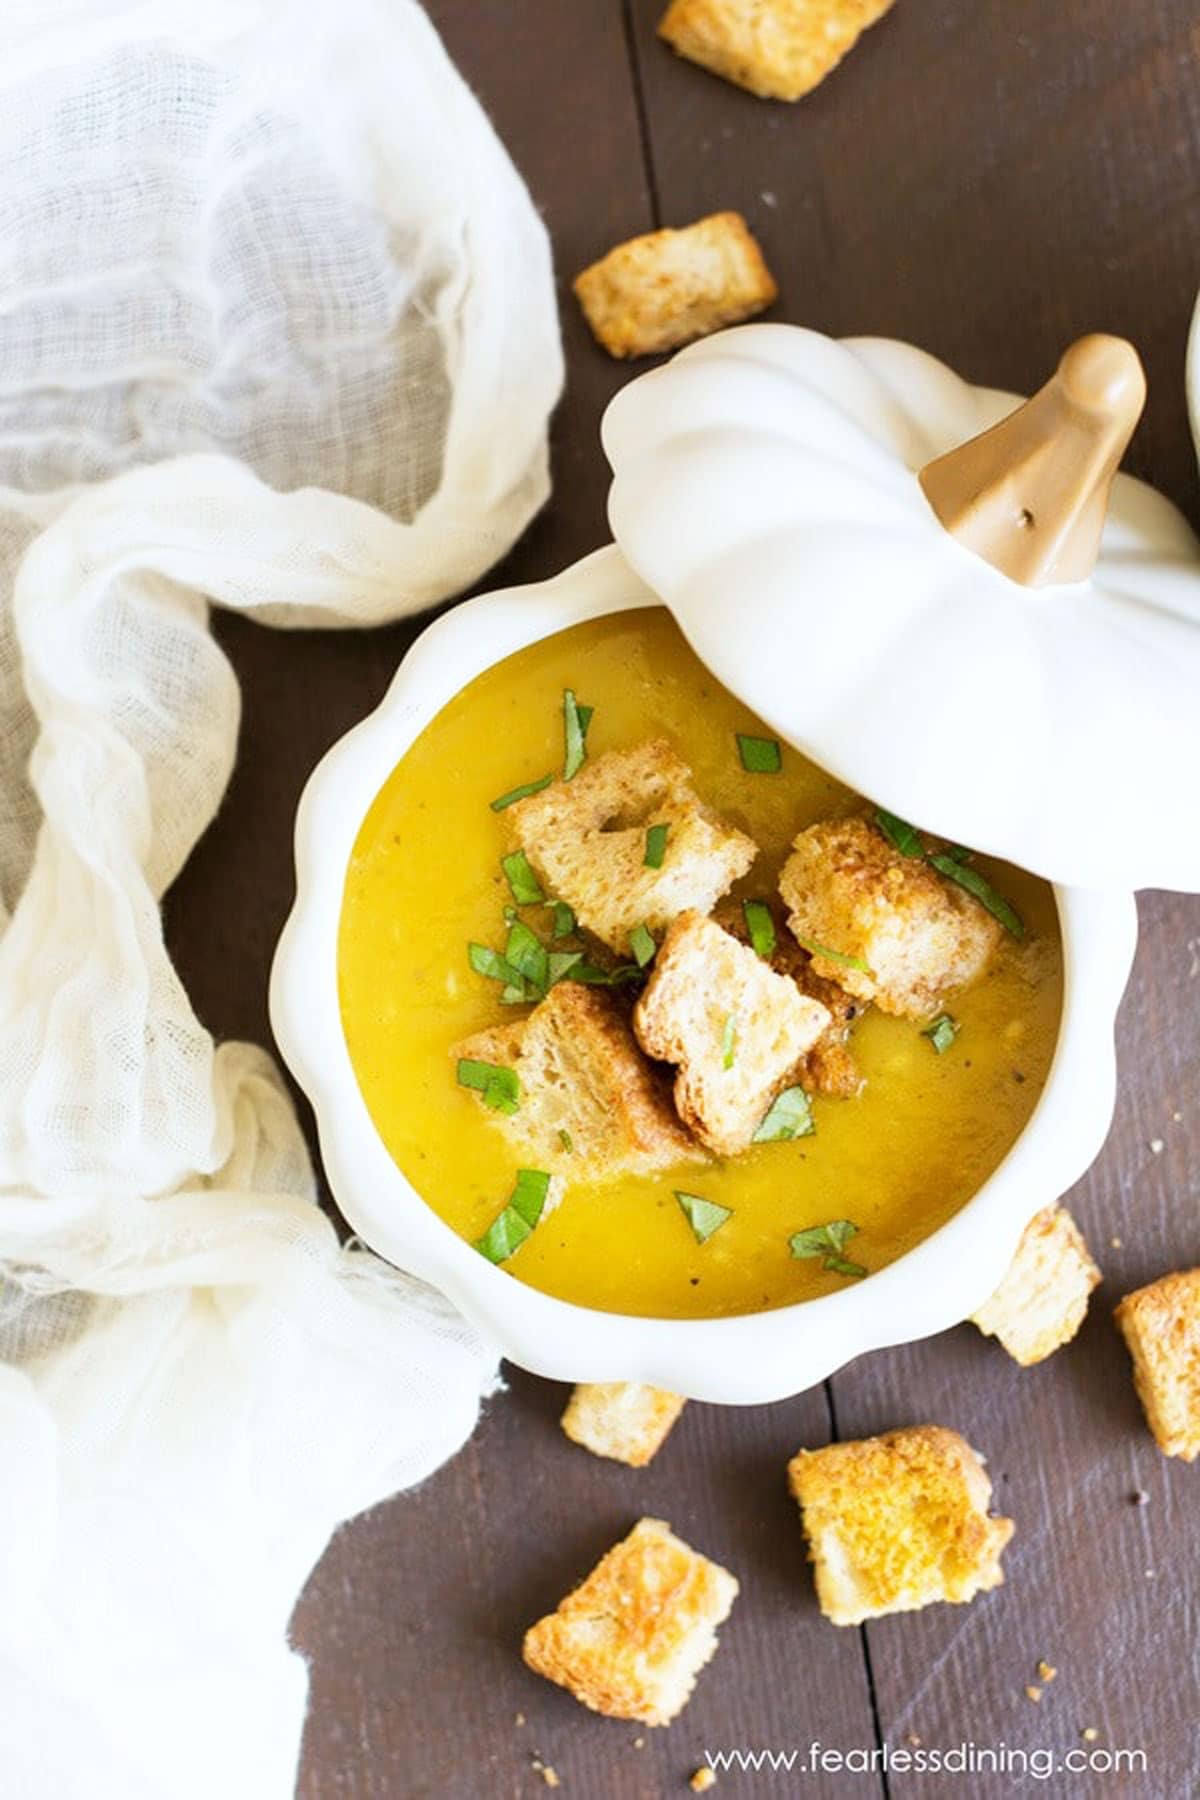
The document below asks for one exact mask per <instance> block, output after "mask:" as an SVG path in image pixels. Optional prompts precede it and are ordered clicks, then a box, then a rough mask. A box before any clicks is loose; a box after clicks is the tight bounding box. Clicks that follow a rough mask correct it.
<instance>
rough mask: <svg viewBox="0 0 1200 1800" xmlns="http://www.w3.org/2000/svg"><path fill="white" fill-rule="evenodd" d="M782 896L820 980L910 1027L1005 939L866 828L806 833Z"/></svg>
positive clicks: (964, 897) (952, 886)
mask: <svg viewBox="0 0 1200 1800" xmlns="http://www.w3.org/2000/svg"><path fill="white" fill-rule="evenodd" d="M779 891H780V893H781V894H782V896H783V899H784V902H785V904H786V905H787V908H788V924H789V925H790V926H791V929H792V931H793V933H794V935H795V936H796V937H797V938H798V939H799V941H800V944H801V945H802V946H803V947H804V948H805V949H807V950H809V951H811V953H812V959H813V967H814V968H815V970H816V972H817V974H818V975H823V976H824V977H825V978H826V979H827V980H829V981H837V982H838V983H840V985H841V986H842V987H844V988H845V989H846V990H847V992H849V993H851V994H853V995H855V997H856V998H857V999H859V1000H873V1001H874V1002H875V1004H876V1006H878V1007H879V1009H880V1011H881V1012H886V1013H899V1014H900V1015H901V1016H902V1017H903V1018H907V1019H921V1018H925V1017H927V1016H928V1014H929V1013H931V1012H933V1010H934V1009H935V1008H936V1006H937V1005H938V1003H939V1002H940V1001H941V1000H942V998H943V997H944V996H945V995H946V994H948V993H950V992H952V991H953V990H954V989H955V988H962V987H966V986H968V985H969V983H971V982H973V981H976V980H978V978H979V976H980V975H982V974H983V971H984V969H985V968H986V967H987V964H988V961H989V959H990V957H991V956H992V954H993V952H994V951H995V949H996V946H997V944H998V943H999V941H1000V937H1001V928H1000V926H999V924H998V923H997V922H996V920H995V919H993V917H992V915H991V914H990V913H989V912H988V911H987V910H986V909H985V908H984V907H982V906H981V905H980V904H979V902H978V900H976V899H974V897H973V896H972V895H970V894H968V893H967V892H966V891H965V890H964V889H963V888H961V887H959V886H958V885H957V884H956V883H955V882H952V881H947V880H946V879H945V878H944V877H943V876H941V875H939V874H938V873H937V871H936V870H935V869H932V868H931V867H930V866H929V864H928V863H927V862H925V861H924V860H923V859H922V858H921V857H917V856H904V855H902V854H901V852H900V851H899V850H897V849H895V848H894V847H893V846H892V845H891V844H890V843H889V842H888V840H887V839H886V838H885V837H884V835H883V833H882V832H881V831H878V830H876V828H875V826H874V825H872V824H870V823H868V821H867V820H866V819H861V818H852V819H828V820H825V821H824V822H823V823H822V824H819V825H810V826H809V828H808V830H807V831H802V832H801V833H800V836H799V837H798V838H797V839H796V841H795V844H794V846H793V848H792V854H791V855H790V856H789V857H788V860H787V862H786V863H785V864H784V866H783V873H782V874H781V875H780V877H779ZM823 950H826V951H831V952H833V955H832V956H827V955H823V954H822V951H823Z"/></svg>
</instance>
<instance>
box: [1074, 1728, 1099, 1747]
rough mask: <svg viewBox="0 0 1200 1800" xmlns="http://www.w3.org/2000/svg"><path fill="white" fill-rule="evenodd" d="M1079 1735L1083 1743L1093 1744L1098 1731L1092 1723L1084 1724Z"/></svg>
mask: <svg viewBox="0 0 1200 1800" xmlns="http://www.w3.org/2000/svg"><path fill="white" fill-rule="evenodd" d="M1079 1735H1080V1737H1081V1738H1082V1739H1083V1741H1084V1743H1085V1744H1094V1743H1095V1741H1096V1739H1097V1738H1098V1737H1099V1736H1100V1733H1099V1732H1098V1731H1097V1730H1096V1727H1095V1726H1094V1725H1085V1726H1084V1728H1083V1730H1082V1731H1081V1732H1080V1734H1079Z"/></svg>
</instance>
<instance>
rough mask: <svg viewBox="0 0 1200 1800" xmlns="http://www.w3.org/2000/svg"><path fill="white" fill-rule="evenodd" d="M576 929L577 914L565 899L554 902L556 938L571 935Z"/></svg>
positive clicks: (554, 934) (554, 932)
mask: <svg viewBox="0 0 1200 1800" xmlns="http://www.w3.org/2000/svg"><path fill="white" fill-rule="evenodd" d="M574 931H575V914H574V913H573V912H572V911H571V908H570V907H569V906H568V905H567V903H566V901H565V900H556V901H555V902H554V930H553V933H552V935H553V936H554V937H556V938H565V937H571V936H572V935H573V934H574Z"/></svg>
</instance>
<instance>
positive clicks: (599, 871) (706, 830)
mask: <svg viewBox="0 0 1200 1800" xmlns="http://www.w3.org/2000/svg"><path fill="white" fill-rule="evenodd" d="M510 816H511V818H512V821H513V825H514V826H515V828H516V831H517V835H518V837H519V839H520V843H521V848H522V849H523V850H524V852H525V854H526V856H527V857H528V858H529V861H530V862H531V863H532V865H533V867H534V869H536V871H537V873H538V875H539V876H540V877H541V879H542V881H543V883H544V884H545V886H546V888H547V889H548V891H549V892H551V893H553V894H554V896H555V898H556V899H558V900H565V901H566V902H567V904H568V905H569V906H571V907H573V908H574V910H575V917H576V918H577V919H578V921H579V923H580V925H582V926H583V927H584V929H585V930H587V931H590V932H592V933H594V935H595V936H596V937H598V938H600V939H601V941H602V942H603V943H605V944H607V945H608V946H609V948H610V949H611V950H614V951H616V953H617V954H618V955H619V956H628V955H629V954H630V949H629V934H630V932H631V931H633V930H634V929H635V927H636V926H638V925H645V926H647V927H648V929H649V930H650V931H652V932H655V933H657V932H659V931H661V930H662V929H663V928H664V927H665V926H667V925H669V924H670V922H671V920H672V919H674V918H677V917H678V915H679V914H680V913H681V912H684V911H686V910H687V908H689V907H694V908H695V909H696V910H697V911H698V912H708V911H710V910H711V908H712V906H713V905H714V903H715V902H716V901H717V900H718V899H719V898H720V896H721V895H722V894H724V893H725V892H726V891H727V890H728V889H729V888H730V887H732V885H733V883H734V882H735V881H736V880H737V879H738V877H739V875H744V874H745V873H746V870H747V869H748V868H749V867H750V864H751V863H752V862H753V861H754V858H755V855H756V854H757V846H756V845H755V843H754V841H753V839H751V838H748V837H747V836H746V835H745V833H744V832H741V831H738V830H737V829H736V828H735V827H734V826H732V825H727V824H726V823H725V821H724V820H723V819H720V818H718V817H717V815H716V813H714V812H712V811H710V810H709V808H708V807H706V806H705V805H704V804H703V802H702V801H701V800H700V798H699V796H698V795H697V793H696V791H695V789H694V788H693V787H692V782H691V770H690V769H689V768H688V766H687V764H686V763H685V762H683V761H681V759H680V758H679V757H678V756H676V754H675V752H674V751H673V750H672V748H671V746H670V745H669V744H668V743H667V742H666V741H665V740H664V739H661V738H660V739H656V740H652V741H651V742H648V743H644V744H636V745H634V746H633V747H632V748H631V749H628V750H609V751H607V752H606V753H605V754H604V755H603V756H598V757H596V758H595V759H594V761H591V762H588V763H585V764H584V766H583V768H582V769H581V770H580V771H579V773H578V775H576V776H575V778H574V780H572V781H555V782H553V783H552V784H551V785H550V786H549V787H548V788H544V789H543V790H542V792H541V793H540V794H531V795H530V796H529V798H528V799H527V800H521V801H518V803H517V804H516V805H515V806H514V807H513V808H512V809H511V814H510ZM651 825H665V826H666V827H667V841H666V847H665V849H664V851H663V857H662V865H661V867H660V868H657V869H655V868H648V867H647V866H646V833H647V830H648V829H649V827H650V826H651Z"/></svg>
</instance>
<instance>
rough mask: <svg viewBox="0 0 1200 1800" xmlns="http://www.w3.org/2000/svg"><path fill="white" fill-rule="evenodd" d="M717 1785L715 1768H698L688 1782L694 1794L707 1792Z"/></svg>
mask: <svg viewBox="0 0 1200 1800" xmlns="http://www.w3.org/2000/svg"><path fill="white" fill-rule="evenodd" d="M716 1785H717V1775H716V1770H715V1769H697V1770H696V1773H695V1774H694V1775H693V1776H692V1779H691V1780H690V1781H689V1782H688V1786H689V1787H690V1788H691V1790H692V1792H693V1794H707V1793H708V1791H709V1789H710V1788H715V1787H716Z"/></svg>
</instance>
